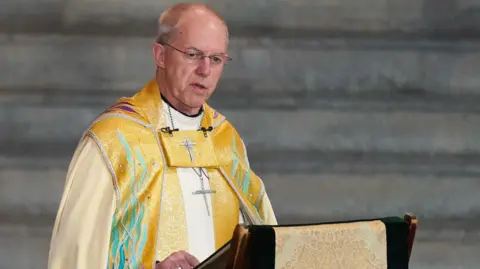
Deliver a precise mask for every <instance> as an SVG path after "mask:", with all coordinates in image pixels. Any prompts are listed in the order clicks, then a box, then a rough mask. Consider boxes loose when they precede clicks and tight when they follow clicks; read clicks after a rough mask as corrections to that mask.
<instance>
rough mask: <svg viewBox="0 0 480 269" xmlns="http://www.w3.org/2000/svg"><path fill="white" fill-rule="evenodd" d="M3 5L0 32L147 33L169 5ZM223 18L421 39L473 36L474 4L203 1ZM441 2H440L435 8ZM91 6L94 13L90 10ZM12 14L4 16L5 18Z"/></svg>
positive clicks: (241, 23)
mask: <svg viewBox="0 0 480 269" xmlns="http://www.w3.org/2000/svg"><path fill="white" fill-rule="evenodd" d="M29 2H31V3H28V7H29V8H25V7H24V5H21V4H18V2H17V1H14V0H8V1H3V2H2V5H1V6H0V7H2V9H3V10H6V11H7V12H4V13H3V14H2V15H3V16H0V18H1V20H0V25H1V26H2V27H1V28H3V29H0V30H3V31H9V32H16V31H23V32H37V33H39V32H40V33H41V32H53V31H55V32H63V33H87V34H92V33H93V34H118V35H129V34H131V35H152V34H154V33H155V32H156V29H155V27H156V19H157V17H158V15H159V14H160V13H161V12H162V11H163V10H164V9H166V8H167V7H169V6H170V5H172V4H173V3H171V2H161V1H153V0H150V1H148V0H147V1H142V2H138V3H135V4H131V2H128V1H126V0H116V1H105V0H76V1H69V2H67V3H64V2H62V1H60V0H43V1H29ZM208 3H209V4H210V5H212V6H213V7H214V8H215V9H217V10H218V11H219V12H220V13H221V14H222V16H223V17H224V18H225V19H226V21H227V23H228V25H229V26H230V28H231V32H232V34H234V35H257V36H263V35H269V34H270V35H275V34H278V29H292V28H293V29H294V30H293V29H292V31H290V33H291V34H293V35H295V36H298V35H299V34H301V32H302V29H308V30H310V34H311V35H313V34H318V32H319V31H322V30H323V31H326V32H329V33H334V32H351V33H358V32H367V33H373V34H375V33H378V32H400V33H411V32H423V33H424V34H425V35H427V36H443V37H447V36H448V37H453V36H467V37H478V36H479V32H480V31H479V30H480V28H479V27H478V21H479V17H480V15H479V12H478V4H477V3H474V2H472V1H453V2H452V1H450V2H446V4H445V3H441V2H435V1H434V2H431V1H429V0H423V1H418V0H408V1H402V2H401V3H400V2H398V1H395V0H382V1H378V0H364V1H344V2H339V1H331V0H329V1H321V2H318V1H315V0H309V1H302V3H289V2H285V1H283V2H278V1H273V0H270V1H266V2H265V1H264V2H262V3H259V2H257V1H254V0H247V1H246V2H245V1H242V2H241V3H239V2H237V1H234V0H229V1H225V0H222V1H210V0H209V1H208ZM440 3H441V4H440ZM92 6H95V10H93V9H92V8H91V7H92ZM9 13H11V14H15V16H8V14H9Z"/></svg>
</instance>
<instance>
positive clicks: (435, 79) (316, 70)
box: [0, 36, 480, 96]
mask: <svg viewBox="0 0 480 269" xmlns="http://www.w3.org/2000/svg"><path fill="white" fill-rule="evenodd" d="M373 43H374V44H375V42H373ZM393 43H395V42H393ZM317 44H323V42H322V41H320V42H308V41H306V42H302V41H299V40H295V39H291V40H270V39H260V40H258V39H248V38H247V39H242V38H237V39H233V40H232V42H231V47H230V49H229V53H230V55H231V56H232V57H233V59H234V60H233V61H232V62H231V63H229V64H228V65H227V66H226V67H225V72H224V75H223V77H222V82H221V83H223V80H224V81H225V83H224V84H223V85H226V84H233V86H230V85H228V86H225V90H226V91H228V90H234V91H235V90H236V91H238V92H253V93H261V92H264V91H267V92H271V93H285V92H286V93H289V94H292V95H296V94H300V95H302V94H303V95H308V94H311V93H313V94H315V93H316V92H319V91H320V92H333V93H337V92H341V93H352V94H364V93H369V92H372V91H373V92H374V91H379V92H381V93H384V94H393V95H395V94H404V93H408V94H409V95H413V96H415V95H417V96H422V95H425V94H429V93H431V94H434V95H435V94H450V95H471V94H473V95H477V94H479V89H480V83H479V82H478V79H477V75H476V74H477V70H480V42H479V43H476V42H473V43H468V42H467V43H460V44H456V43H454V42H447V43H441V45H438V46H437V45H435V44H437V43H435V42H432V43H430V44H431V49H428V48H427V47H428V46H430V45H428V46H427V45H426V46H427V47H423V45H418V46H416V45H414V46H411V45H406V47H396V48H395V47H390V48H388V47H383V46H373V45H372V46H373V47H368V46H367V45H365V44H364V45H358V46H357V47H355V46H353V47H352V46H351V45H349V42H345V41H344V40H343V41H342V40H336V41H331V42H326V43H324V44H326V45H324V46H323V47H322V46H320V47H318V46H317ZM367 44H368V42H367ZM402 44H408V43H402ZM442 44H443V45H442ZM151 45H152V40H151V39H148V38H102V37H79V36H76V37H65V36H14V37H8V36H3V37H0V57H1V58H3V59H4V64H5V66H8V67H9V68H8V69H5V70H3V72H0V88H1V89H17V90H22V89H30V88H39V87H40V88H43V89H48V88H53V89H65V90H77V91H79V90H90V91H97V90H101V91H111V90H119V91H129V92H132V91H136V90H137V89H139V88H141V87H142V86H143V85H145V84H146V83H147V82H148V81H150V80H151V79H152V78H153V75H154V63H153V60H152V56H151ZM293 45H295V46H293ZM377 45H378V44H377ZM435 48H437V49H435ZM219 90H221V89H219Z"/></svg>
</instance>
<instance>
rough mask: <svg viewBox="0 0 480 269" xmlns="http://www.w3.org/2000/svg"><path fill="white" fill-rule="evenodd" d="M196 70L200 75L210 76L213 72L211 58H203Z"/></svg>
mask: <svg viewBox="0 0 480 269" xmlns="http://www.w3.org/2000/svg"><path fill="white" fill-rule="evenodd" d="M196 71H197V74H198V75H199V76H202V77H208V76H209V75H210V73H211V72H212V71H211V63H210V58H208V57H204V58H203V59H201V60H200V62H199V63H198V66H197V70H196Z"/></svg>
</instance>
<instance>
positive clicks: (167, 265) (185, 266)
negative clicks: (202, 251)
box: [155, 251, 200, 269]
mask: <svg viewBox="0 0 480 269" xmlns="http://www.w3.org/2000/svg"><path fill="white" fill-rule="evenodd" d="M199 263H200V262H199V261H198V260H197V258H195V257H193V256H192V255H191V254H189V253H187V252H185V251H178V252H174V253H172V254H170V256H168V257H167V258H166V259H165V260H163V261H161V262H157V264H155V269H191V268H193V267H195V266H197V265H198V264H199Z"/></svg>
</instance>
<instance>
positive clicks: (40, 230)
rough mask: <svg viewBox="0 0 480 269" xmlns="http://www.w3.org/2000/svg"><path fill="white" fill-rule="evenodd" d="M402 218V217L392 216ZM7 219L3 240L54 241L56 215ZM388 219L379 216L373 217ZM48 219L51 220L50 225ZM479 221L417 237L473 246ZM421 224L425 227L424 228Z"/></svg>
mask: <svg viewBox="0 0 480 269" xmlns="http://www.w3.org/2000/svg"><path fill="white" fill-rule="evenodd" d="M389 216H399V217H402V215H389ZM2 217H5V219H2V221H1V222H0V240H1V238H3V239H5V238H19V237H22V238H23V237H30V238H48V239H50V236H51V233H52V230H53V224H54V219H55V215H43V216H33V215H23V216H20V215H11V216H1V217H0V218H2ZM379 217H386V216H376V217H373V218H379ZM45 219H48V221H47V222H46V221H45ZM277 220H278V221H279V225H292V224H316V223H322V222H332V221H345V220H356V219H345V218H342V219H323V220H319V219H318V218H308V217H305V216H298V215H288V216H280V217H278V219H277ZM478 221H479V219H455V220H445V219H423V218H422V219H419V228H418V230H417V234H416V236H415V240H416V242H422V243H427V242H436V243H441V242H445V243H460V244H464V245H471V244H475V245H477V244H476V243H478V240H480V229H479V228H478ZM420 225H421V226H420Z"/></svg>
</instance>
